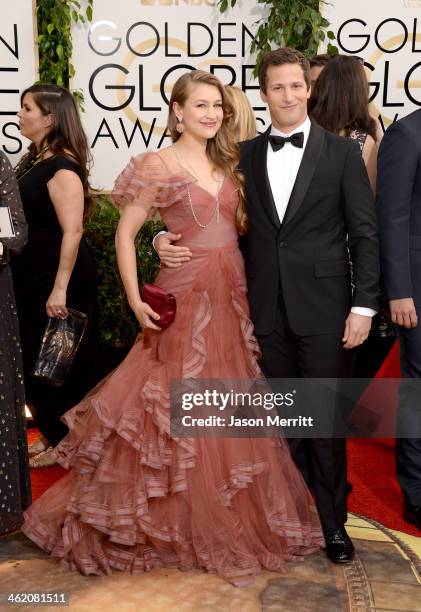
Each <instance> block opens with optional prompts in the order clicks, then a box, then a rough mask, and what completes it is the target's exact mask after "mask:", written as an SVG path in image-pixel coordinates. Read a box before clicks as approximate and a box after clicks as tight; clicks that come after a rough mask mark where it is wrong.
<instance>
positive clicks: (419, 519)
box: [403, 504, 421, 530]
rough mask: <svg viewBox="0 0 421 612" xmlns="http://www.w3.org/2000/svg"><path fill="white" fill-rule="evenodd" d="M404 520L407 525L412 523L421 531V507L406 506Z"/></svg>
mask: <svg viewBox="0 0 421 612" xmlns="http://www.w3.org/2000/svg"><path fill="white" fill-rule="evenodd" d="M403 518H404V520H405V521H406V522H407V523H411V525H415V527H417V528H418V529H420V530H421V506H410V505H409V504H405V505H404V508H403Z"/></svg>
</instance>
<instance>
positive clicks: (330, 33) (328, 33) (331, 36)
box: [326, 30, 336, 40]
mask: <svg viewBox="0 0 421 612" xmlns="http://www.w3.org/2000/svg"><path fill="white" fill-rule="evenodd" d="M326 34H327V37H328V39H329V40H335V38H336V36H335V34H334V32H332V30H328V31H327V32H326Z"/></svg>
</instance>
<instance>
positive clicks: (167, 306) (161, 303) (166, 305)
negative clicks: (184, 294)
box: [140, 283, 177, 329]
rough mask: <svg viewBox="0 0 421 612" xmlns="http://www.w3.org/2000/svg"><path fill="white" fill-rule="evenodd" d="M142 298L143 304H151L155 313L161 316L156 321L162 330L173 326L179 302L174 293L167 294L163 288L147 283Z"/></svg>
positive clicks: (143, 288) (141, 293)
mask: <svg viewBox="0 0 421 612" xmlns="http://www.w3.org/2000/svg"><path fill="white" fill-rule="evenodd" d="M140 297H141V298H142V301H143V302H146V303H147V304H149V306H150V307H151V308H152V310H153V311H154V312H156V313H157V314H159V316H160V318H159V320H158V321H155V320H154V323H156V325H158V326H159V327H161V328H162V329H166V328H167V327H169V325H171V323H172V322H173V321H174V319H175V313H176V311H177V302H176V301H175V297H174V296H173V294H172V293H167V292H166V291H164V290H163V289H161V287H158V286H157V285H153V284H152V283H146V284H145V285H143V287H142V289H141V291H140Z"/></svg>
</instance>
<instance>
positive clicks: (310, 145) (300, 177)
mask: <svg viewBox="0 0 421 612" xmlns="http://www.w3.org/2000/svg"><path fill="white" fill-rule="evenodd" d="M324 140H325V132H324V130H323V129H322V128H321V127H320V126H319V125H317V123H314V122H313V121H312V122H311V128H310V133H309V136H308V141H307V145H306V148H305V150H304V154H303V158H302V160H301V164H300V167H299V170H298V174H297V178H296V179H295V183H294V187H293V189H292V192H291V196H290V198H289V202H288V206H287V209H286V211H285V216H284V219H283V222H282V225H286V223H288V222H289V221H291V219H292V218H293V217H294V215H296V214H297V211H298V209H299V208H300V206H301V204H302V203H303V200H304V196H305V195H306V193H307V190H308V188H309V186H310V183H311V180H312V178H313V175H314V171H315V169H316V166H317V163H318V161H319V158H320V154H321V152H322V147H323V143H324Z"/></svg>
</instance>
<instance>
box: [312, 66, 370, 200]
mask: <svg viewBox="0 0 421 612" xmlns="http://www.w3.org/2000/svg"><path fill="white" fill-rule="evenodd" d="M368 99H369V86H368V81H367V77H366V74H365V71H364V66H363V63H362V60H360V59H359V58H356V57H353V56H349V55H335V56H334V57H332V58H331V59H330V60H329V62H328V63H327V64H326V66H325V68H324V70H323V72H322V73H321V74H320V76H319V77H318V79H317V81H316V82H315V84H314V87H313V89H312V92H311V97H310V100H309V104H308V112H309V115H310V116H311V118H312V119H314V121H316V122H317V123H318V124H319V125H321V126H322V127H323V128H324V129H325V130H328V131H329V132H333V133H334V134H338V135H339V136H345V137H348V138H354V139H355V140H356V141H357V142H358V144H359V146H360V150H361V154H362V156H363V160H364V163H365V166H366V169H367V173H368V177H369V179H370V184H371V189H372V191H373V195H374V196H375V194H376V175H377V152H378V147H379V144H380V140H381V134H380V131H379V128H378V122H376V120H375V119H374V117H372V116H371V115H370V113H369V110H368Z"/></svg>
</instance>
